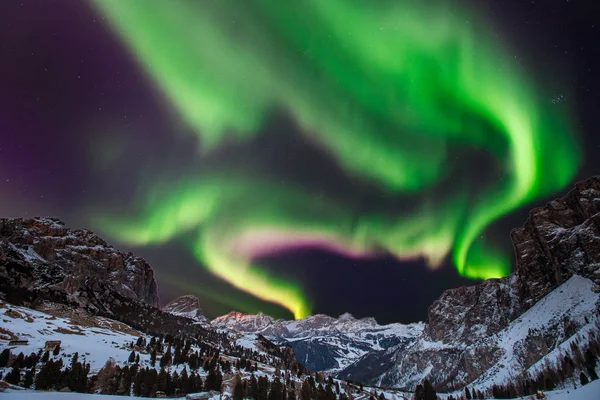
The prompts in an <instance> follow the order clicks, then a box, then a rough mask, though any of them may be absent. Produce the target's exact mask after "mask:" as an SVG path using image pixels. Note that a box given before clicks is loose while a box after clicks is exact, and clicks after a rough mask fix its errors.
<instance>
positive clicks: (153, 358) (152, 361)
mask: <svg viewBox="0 0 600 400" xmlns="http://www.w3.org/2000/svg"><path fill="white" fill-rule="evenodd" d="M152 339H154V338H152ZM150 365H152V366H153V367H154V366H155V365H156V349H152V353H150Z"/></svg>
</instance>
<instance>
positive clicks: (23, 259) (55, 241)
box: [0, 218, 159, 309]
mask: <svg viewBox="0 0 600 400" xmlns="http://www.w3.org/2000/svg"><path fill="white" fill-rule="evenodd" d="M0 279H1V280H2V283H1V284H0V285H1V288H2V290H1V291H2V293H4V294H5V295H6V296H8V297H9V298H10V299H7V300H9V301H12V302H13V303H14V302H15V301H16V302H18V303H21V302H22V301H23V300H24V301H27V300H34V299H35V298H36V297H37V295H39V294H40V293H43V292H49V291H54V292H55V294H54V295H55V296H66V297H69V299H70V300H71V301H74V302H76V303H79V304H80V305H81V306H85V307H88V308H92V309H94V308H96V309H101V308H102V307H104V305H105V304H109V303H110V301H107V300H108V298H109V297H111V296H113V294H118V295H120V296H122V297H124V298H129V299H132V300H135V301H138V302H141V303H144V304H147V305H149V306H153V307H157V306H158V302H159V299H158V292H157V285H156V281H155V280H154V272H153V271H152V268H151V267H150V265H148V263H146V262H145V261H144V260H143V259H141V258H140V257H137V256H135V255H133V254H132V253H124V252H121V251H118V250H117V249H115V248H114V247H112V246H111V245H109V244H107V243H106V242H105V241H104V240H102V239H101V238H99V237H98V236H96V235H94V234H93V233H92V232H91V231H88V230H75V229H69V228H67V227H66V226H65V225H64V223H62V222H61V221H60V220H58V219H53V218H30V219H21V218H18V219H6V218H2V219H0ZM89 293H93V296H91V297H90V296H89ZM19 298H21V299H19ZM19 300H22V301H19Z"/></svg>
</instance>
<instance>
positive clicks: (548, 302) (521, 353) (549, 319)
mask: <svg viewBox="0 0 600 400" xmlns="http://www.w3.org/2000/svg"><path fill="white" fill-rule="evenodd" d="M599 305H600V294H599V293H598V289H597V286H596V285H595V284H594V283H593V282H592V281H591V280H589V279H587V278H583V277H580V276H577V275H574V276H572V277H571V278H570V279H569V280H568V281H566V282H565V283H563V284H562V285H561V286H559V287H558V288H556V289H555V290H554V291H552V292H550V293H549V294H548V295H547V296H546V297H544V298H543V299H541V300H540V301H539V302H538V303H536V304H535V305H534V306H533V307H531V308H530V309H529V310H527V311H526V312H525V313H523V314H522V315H521V316H520V317H518V318H517V319H515V320H514V321H512V322H511V323H509V325H508V326H507V327H506V328H505V329H503V330H501V331H499V332H497V333H496V334H494V335H490V336H488V337H484V338H481V339H479V340H478V341H476V342H473V343H471V342H469V343H465V342H460V341H458V342H453V343H445V342H443V341H441V340H440V341H431V340H430V339H428V338H427V337H426V335H423V336H422V337H420V338H419V339H418V340H416V341H415V342H414V343H413V344H411V345H410V346H409V347H408V348H406V349H405V350H404V351H398V349H393V348H392V349H390V350H389V351H388V353H389V354H388V355H389V357H388V359H385V357H382V356H379V357H378V358H377V359H376V360H373V362H375V361H377V362H384V361H385V362H388V363H389V365H388V366H387V367H386V370H385V371H384V372H383V375H382V377H384V378H386V379H387V380H388V381H394V382H396V385H397V387H411V386H414V385H416V384H417V383H419V382H421V381H422V380H423V379H424V378H426V377H430V376H431V375H430V373H431V372H432V371H437V372H439V371H444V368H445V365H444V364H443V360H444V359H445V358H444V357H447V356H445V354H451V355H452V354H455V355H466V356H465V359H467V360H469V362H470V365H466V366H465V368H467V367H468V368H477V367H478V363H480V362H481V359H480V358H478V357H477V353H476V351H475V350H476V349H481V348H486V349H489V351H488V352H487V353H486V354H488V356H489V357H490V358H491V359H492V360H495V361H494V362H493V364H491V367H489V368H486V369H485V370H484V371H483V373H482V374H481V375H480V376H479V378H477V379H476V380H475V381H473V382H467V384H468V385H469V386H470V387H471V386H472V387H474V388H476V389H481V390H485V389H488V388H490V387H491V386H492V385H493V384H502V383H505V382H506V381H508V380H509V379H510V378H511V377H515V376H518V375H520V374H521V373H523V372H525V371H528V372H530V373H531V374H532V376H535V375H536V374H537V372H538V371H540V370H541V369H542V368H543V365H544V363H546V362H551V363H554V362H555V360H556V359H557V357H558V356H559V355H560V354H561V352H562V353H563V355H564V354H565V353H567V351H566V350H567V349H568V347H569V345H570V343H571V342H572V341H573V340H575V339H576V338H579V339H586V338H587V335H588V334H589V332H591V331H592V330H597V329H598V327H597V324H598V323H600V322H599V321H598V313H597V310H598V307H599ZM569 331H571V332H572V333H573V335H572V336H569V334H568V332H569ZM358 365H359V367H360V368H364V366H365V365H367V364H365V362H364V360H361V364H358ZM461 373H464V370H463V371H461ZM461 378H462V376H460V375H459V376H457V380H459V379H461ZM381 379H383V378H381Z"/></svg>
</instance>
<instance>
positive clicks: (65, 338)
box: [0, 302, 150, 373]
mask: <svg viewBox="0 0 600 400" xmlns="http://www.w3.org/2000/svg"><path fill="white" fill-rule="evenodd" d="M0 307H1V308H0V325H1V326H2V327H3V328H4V329H7V330H9V331H10V332H12V333H13V334H14V335H15V336H17V337H18V338H19V339H20V340H28V341H29V343H28V344H27V345H25V346H11V347H10V348H11V352H12V353H14V354H18V353H20V352H23V354H25V355H29V354H30V353H37V352H38V351H39V350H40V349H43V348H44V345H45V343H46V341H47V340H60V341H61V345H60V347H61V352H60V355H59V357H63V362H65V364H66V365H68V364H69V362H70V356H71V355H72V354H74V353H75V352H78V353H79V356H80V359H85V362H87V363H90V368H91V372H92V373H94V372H97V371H98V370H99V369H100V368H102V367H103V366H104V364H105V363H106V361H107V360H108V357H112V358H114V359H115V361H116V362H117V363H118V364H121V365H123V364H125V363H126V362H127V359H128V358H129V354H130V353H131V349H130V348H129V347H128V346H129V344H130V343H131V342H132V341H134V342H135V341H136V340H137V338H138V337H139V336H144V337H146V338H148V339H149V337H148V336H147V335H144V334H135V335H134V334H133V333H134V332H135V331H133V330H132V331H131V333H125V332H121V331H118V330H115V328H116V327H118V326H123V327H126V326H125V325H124V324H120V323H118V322H116V321H112V320H110V319H107V318H101V317H96V318H94V323H95V324H96V325H97V326H83V325H81V324H80V323H78V322H76V321H73V320H70V319H68V318H57V317H54V316H52V315H49V314H46V313H43V312H39V311H34V310H31V309H29V308H25V307H17V306H13V305H11V304H8V303H4V302H0ZM127 328H129V327H127ZM129 329H131V328H129ZM6 347H8V340H1V339H0V349H3V348H6ZM140 358H141V362H142V365H144V361H146V362H149V359H150V357H149V355H146V354H140Z"/></svg>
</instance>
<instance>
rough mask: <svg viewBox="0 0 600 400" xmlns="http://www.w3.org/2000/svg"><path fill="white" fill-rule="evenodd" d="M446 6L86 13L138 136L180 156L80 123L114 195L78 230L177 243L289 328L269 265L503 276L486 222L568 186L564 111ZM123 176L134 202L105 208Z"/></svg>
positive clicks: (91, 204) (196, 6)
mask: <svg viewBox="0 0 600 400" xmlns="http://www.w3.org/2000/svg"><path fill="white" fill-rule="evenodd" d="M463 3H464V4H460V5H457V4H455V3H452V4H450V2H447V1H435V2H427V4H424V2H421V1H411V0H378V1H356V2H352V4H350V2H348V1H344V0H327V1H316V0H311V1H298V2H282V1H278V0H251V1H244V2H240V1H233V0H230V1H191V0H189V1H188V0H177V1H169V2H166V1H164V0H146V1H144V2H143V4H142V2H136V1H127V0H126V1H123V0H89V1H87V3H86V5H85V6H84V7H85V11H83V13H85V15H86V17H88V18H93V21H94V24H96V22H98V26H99V28H97V29H102V32H103V34H102V35H103V36H102V38H103V39H102V40H104V41H107V42H108V41H111V40H114V41H115V43H116V44H115V45H114V46H115V47H117V46H118V47H120V49H121V51H122V54H124V56H123V57H127V58H128V59H129V60H130V61H131V65H132V67H130V70H132V71H135V72H132V73H130V76H135V79H136V81H137V80H139V85H141V86H144V87H145V89H144V91H145V93H144V95H143V97H145V98H146V99H148V100H144V101H142V102H145V101H155V102H156V103H157V104H159V105H160V107H161V115H160V117H158V116H157V117H155V118H156V119H158V118H160V119H161V120H162V121H166V122H161V123H154V120H153V123H152V129H153V132H155V130H156V128H155V127H154V126H160V127H161V128H160V130H161V132H160V135H162V137H163V138H164V139H161V143H166V142H167V141H168V142H169V143H176V144H174V145H172V146H178V147H177V149H179V150H177V152H174V153H172V154H169V153H168V152H167V151H166V149H168V146H165V151H164V152H163V154H161V151H160V149H158V150H156V151H155V152H154V153H153V157H151V158H146V159H145V162H144V163H135V162H133V159H136V160H137V159H138V156H136V155H135V154H134V153H133V152H131V149H132V147H131V146H132V143H135V146H141V147H144V146H149V144H147V145H144V142H145V141H149V142H150V143H151V142H152V139H149V138H150V137H151V135H156V133H153V134H151V133H145V132H149V130H150V129H151V128H149V127H150V126H151V125H148V126H144V127H143V128H142V127H140V126H138V125H136V123H135V122H134V125H133V126H132V125H131V122H130V120H131V117H128V118H129V120H128V122H127V123H128V124H129V125H127V126H126V127H125V126H122V125H119V126H121V128H119V129H115V123H114V122H111V121H112V120H113V119H114V117H111V118H108V119H107V118H106V117H102V118H101V119H102V120H103V121H104V122H103V123H97V122H96V123H91V122H90V123H86V126H87V128H84V129H89V128H90V127H91V128H92V130H93V132H94V133H93V134H92V133H90V134H89V135H91V136H90V139H89V143H92V145H91V146H89V154H90V156H89V157H90V159H94V160H96V162H95V163H90V164H93V165H92V166H91V167H90V169H91V170H96V171H97V172H96V174H98V173H99V172H100V171H109V172H110V174H112V175H110V176H111V177H114V178H110V177H109V176H108V175H105V174H106V173H108V172H102V173H101V175H103V176H102V179H98V182H101V183H102V182H107V181H110V180H113V182H112V183H110V184H106V185H105V186H104V188H103V187H102V186H100V187H99V188H98V189H97V190H95V191H94V193H95V194H96V197H97V194H98V193H103V194H102V195H101V196H100V197H106V198H107V199H108V198H111V197H113V198H111V199H110V200H107V201H106V204H104V205H103V204H102V202H101V201H97V200H96V201H90V200H89V199H88V200H86V201H85V202H84V203H83V206H81V207H79V211H78V213H77V219H78V220H81V221H87V223H89V224H91V226H92V227H93V228H94V229H95V230H97V231H99V232H100V233H101V234H102V235H104V236H106V238H107V239H109V240H111V241H116V242H117V243H121V244H122V245H125V246H130V247H133V248H155V249H160V248H161V247H162V246H169V245H171V244H173V243H176V244H177V245H178V246H179V247H178V248H180V249H181V250H182V251H185V252H186V253H187V254H189V255H190V256H191V257H193V260H194V262H193V265H189V266H187V267H186V268H190V269H202V270H205V271H207V272H209V273H210V274H212V275H214V276H215V277H216V278H217V279H220V280H223V281H225V282H227V284H229V285H231V286H232V287H234V288H236V289H237V290H240V291H243V292H246V293H247V294H249V295H250V296H253V297H256V298H258V299H261V300H263V301H266V302H269V303H275V304H277V305H280V306H282V307H284V308H285V309H287V310H288V311H289V312H290V313H291V314H292V315H293V316H294V317H296V318H302V317H305V316H307V315H309V314H311V313H313V312H320V310H319V309H316V310H315V307H314V299H313V296H312V295H311V291H310V290H309V287H310V281H308V282H307V281H306V280H299V279H295V278H294V274H293V273H291V274H290V273H287V272H289V271H286V270H289V268H290V266H289V265H287V266H286V265H285V264H286V263H285V262H284V263H280V264H281V265H277V267H276V268H273V267H272V262H269V261H268V260H269V259H270V258H272V257H275V258H277V257H280V256H281V255H284V256H285V255H286V254H294V252H297V251H302V250H303V249H305V250H306V249H307V250H308V251H311V249H313V250H314V249H318V251H324V252H333V253H337V254H339V255H341V256H342V257H343V258H344V259H347V260H357V262H358V263H360V262H362V261H360V260H377V259H380V258H382V257H383V258H390V257H391V258H393V259H394V260H397V264H396V265H395V267H394V268H403V263H414V262H415V261H417V260H425V264H427V266H428V267H429V268H431V269H432V270H435V269H440V268H454V269H455V271H456V273H457V274H458V275H460V276H462V277H467V278H470V279H475V280H478V279H488V278H496V277H502V276H505V275H507V274H508V273H509V272H510V271H511V263H512V258H513V256H512V254H511V252H510V249H507V248H506V246H505V244H504V242H502V243H500V242H498V240H497V238H498V237H499V236H500V237H508V231H506V230H503V231H502V232H499V231H498V230H497V229H495V228H494V226H496V225H497V224H499V223H500V222H499V221H501V220H502V219H503V218H505V217H506V216H508V215H510V214H511V213H512V212H515V210H519V209H521V208H522V207H524V206H527V207H530V206H532V205H536V204H538V205H539V203H538V202H539V201H541V200H543V199H547V198H548V196H550V195H552V194H554V193H557V192H560V191H561V190H563V189H564V188H565V187H566V186H567V185H569V184H570V183H571V182H573V180H574V179H576V178H577V177H578V176H579V175H578V173H580V168H581V167H582V166H584V167H585V168H587V166H586V164H585V163H586V149H585V146H582V141H583V142H584V143H585V141H586V140H587V139H586V138H585V137H583V138H582V136H581V135H582V133H581V132H580V130H581V129H580V128H579V127H578V126H577V124H576V118H575V117H574V116H573V112H572V111H571V110H570V108H569V105H565V104H560V105H559V106H557V104H556V103H553V102H552V101H549V98H551V97H552V96H554V95H555V94H556V90H557V87H559V88H560V84H557V83H556V81H553V82H550V83H549V82H547V81H546V80H544V79H543V78H545V76H541V75H543V74H536V71H535V70H534V69H533V68H532V66H531V65H527V64H526V63H522V62H520V61H519V59H518V57H517V56H516V55H515V54H519V51H521V52H524V50H523V49H519V43H513V42H511V41H510V40H509V39H510V35H507V37H503V35H502V32H501V30H500V29H499V28H498V26H497V25H496V24H495V23H494V21H491V19H490V16H489V15H488V14H486V13H485V12H484V11H485V10H484V9H483V7H478V6H477V3H473V4H471V3H470V2H463ZM106 46H108V45H106ZM111 46H112V44H111ZM82 48H83V45H82ZM98 59H99V60H100V59H102V61H101V62H102V64H103V65H104V67H103V68H105V69H111V68H113V67H112V66H111V65H112V62H111V60H110V57H108V58H102V57H99V58H98ZM115 63H116V64H118V63H119V61H116V62H115ZM122 65H124V63H121V66H120V67H118V68H119V69H118V70H117V71H118V73H119V74H121V71H122V70H123V71H124V70H125V67H123V66H122ZM114 68H115V69H116V68H117V67H114ZM559 90H564V91H565V92H564V93H567V96H568V92H567V90H568V88H560V89H559ZM102 94H103V92H102ZM103 95H104V94H103ZM137 98H140V99H141V97H140V96H139V95H137ZM130 101H134V102H135V101H136V100H135V99H133V100H130ZM115 108H116V107H115ZM139 108H140V112H139V114H140V118H141V117H142V116H143V115H147V114H148V113H147V112H145V110H144V112H142V111H141V109H142V107H141V106H139ZM94 109H100V111H103V112H104V111H105V110H106V106H105V107H104V109H103V107H96V106H95V105H94ZM108 109H110V110H114V111H113V112H112V115H115V116H116V115H120V114H123V115H125V114H126V113H125V112H121V111H119V110H116V109H114V108H110V107H109V108H108ZM95 112H97V110H95ZM136 113H137V111H136V112H134V113H127V114H129V115H131V114H136ZM125 117H127V115H125ZM94 120H97V119H94ZM165 126H170V127H171V128H170V129H169V128H164V127H165ZM82 135H84V136H85V133H83V132H82ZM92 136H93V139H92V138H91V137H92ZM181 149H184V150H181ZM128 157H132V158H130V159H129V163H128V162H127V161H128ZM182 160H184V161H182ZM142 165H143V167H142ZM117 175H122V178H118V177H117ZM125 177H131V178H130V179H129V180H128V181H127V185H128V186H131V187H132V188H133V190H127V191H125V192H123V193H122V194H117V193H118V192H114V193H113V195H112V196H109V194H108V192H109V191H110V190H111V189H110V187H112V186H111V185H115V183H114V182H118V181H119V180H120V179H123V180H125ZM124 184H125V183H123V185H124ZM115 196H116V197H118V201H117V199H115V198H114V197H115ZM522 222H523V221H521V222H520V223H522ZM150 261H151V262H152V260H150ZM266 264H268V266H267V265H266ZM296 267H297V266H296ZM333 268H337V267H335V266H334V267H333ZM342 268H343V267H342ZM166 275H169V277H168V278H169V282H170V285H172V286H174V287H179V288H180V290H182V291H184V290H185V291H193V290H194V287H195V283H194V282H193V281H190V280H189V279H186V278H185V277H176V276H171V275H170V274H169V273H167V274H166ZM392 275H393V273H392ZM165 279H166V278H165ZM392 279H393V278H392ZM204 293H205V295H206V296H209V297H211V298H213V300H215V301H218V302H221V303H223V304H225V303H226V304H227V306H228V307H235V308H236V309H239V310H240V311H254V310H255V309H256V306H255V305H249V304H247V301H237V300H235V296H232V297H231V296H230V298H227V299H226V297H228V296H226V295H224V294H223V293H217V291H210V290H208V291H207V290H204ZM182 294H183V293H182ZM349 311H352V310H349Z"/></svg>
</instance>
